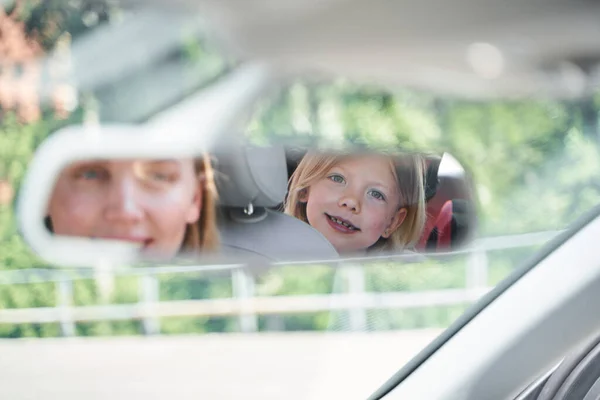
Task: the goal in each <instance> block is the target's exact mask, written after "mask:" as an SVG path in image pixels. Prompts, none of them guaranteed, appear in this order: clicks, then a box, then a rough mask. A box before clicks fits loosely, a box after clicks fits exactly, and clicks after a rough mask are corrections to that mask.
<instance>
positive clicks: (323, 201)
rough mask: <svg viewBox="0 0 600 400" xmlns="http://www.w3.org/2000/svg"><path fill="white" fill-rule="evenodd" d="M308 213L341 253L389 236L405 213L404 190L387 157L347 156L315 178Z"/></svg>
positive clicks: (308, 196) (307, 199)
mask: <svg viewBox="0 0 600 400" xmlns="http://www.w3.org/2000/svg"><path fill="white" fill-rule="evenodd" d="M300 200H301V201H305V202H306V203H307V205H306V214H307V217H308V222H309V224H310V225H311V226H313V227H314V228H316V229H317V230H318V231H319V232H321V233H322V234H323V235H324V236H325V237H326V238H327V239H328V240H329V241H330V242H331V243H332V244H333V246H334V247H335V248H336V250H337V251H338V252H339V253H354V252H360V251H364V250H366V249H367V248H368V247H370V246H372V245H373V244H375V243H376V242H377V241H378V240H379V239H380V238H381V237H384V238H388V237H389V236H390V235H391V234H392V233H393V232H394V231H395V230H396V229H397V228H398V227H399V226H400V224H401V223H402V221H403V220H404V217H405V216H406V210H405V209H404V208H402V209H400V210H399V206H400V193H399V191H398V183H397V180H396V178H395V175H394V171H393V169H392V165H391V163H390V161H389V159H387V158H386V157H381V156H373V155H364V156H357V157H350V158H346V159H344V160H342V161H341V162H339V163H338V164H337V165H335V166H334V167H332V168H331V169H330V170H329V171H328V172H327V174H326V175H325V176H324V177H323V178H321V179H320V180H318V181H317V182H315V183H314V184H312V185H311V186H310V188H308V189H307V191H306V194H305V195H304V196H301V198H300Z"/></svg>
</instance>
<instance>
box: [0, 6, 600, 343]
mask: <svg viewBox="0 0 600 400" xmlns="http://www.w3.org/2000/svg"><path fill="white" fill-rule="evenodd" d="M115 13H117V14H118V9H115V6H114V5H113V3H112V2H110V1H68V2H65V1H60V0H46V1H33V2H28V3H27V5H26V6H25V7H24V8H23V9H22V10H21V12H20V15H21V17H22V18H23V20H24V21H25V27H26V29H27V30H28V32H29V33H31V34H34V33H36V32H37V34H39V35H41V36H40V40H41V41H42V44H43V47H44V49H45V50H51V49H52V47H53V45H54V43H55V42H56V40H57V39H58V38H59V37H60V36H61V35H62V34H64V33H65V32H69V33H70V34H71V36H72V37H76V36H78V35H81V34H84V33H85V32H86V31H87V30H89V29H93V27H94V26H96V25H99V24H101V23H104V22H106V21H108V20H110V17H111V15H113V14H115ZM184 53H185V57H187V58H188V59H190V60H196V61H197V60H205V61H206V62H207V63H210V64H211V65H213V64H214V65H215V68H216V69H218V68H219V65H221V64H220V63H222V60H221V59H219V58H218V57H217V58H215V55H214V54H212V53H211V54H209V53H205V52H203V51H202V48H201V47H199V46H197V45H194V43H193V41H190V42H189V43H188V42H186V43H184ZM211 70H212V69H211ZM190 73H191V71H190ZM83 107H85V104H84V105H83ZM599 109H600V96H596V97H595V98H594V99H588V101H583V102H558V101H544V100H522V101H490V102H485V103H480V102H469V101H460V100H456V99H440V98H436V97H435V96H432V95H430V94H424V93H415V92H413V91H408V90H406V91H396V92H390V91H389V90H385V89H382V88H379V87H371V86H365V85H357V84H353V83H351V82H348V81H346V80H343V79H340V80H336V81H332V82H328V83H319V84H316V83H314V82H308V81H298V82H295V83H294V84H292V85H290V86H289V87H286V88H284V89H283V90H281V91H279V92H277V93H274V95H273V96H271V97H269V98H268V99H265V101H264V102H263V103H262V104H260V105H259V106H258V108H257V110H256V112H255V114H254V117H253V119H252V120H251V122H250V123H249V125H248V127H247V136H248V137H249V138H250V139H251V141H253V142H256V143H263V144H264V143H272V142H276V141H289V140H293V141H295V142H296V143H304V144H310V143H315V144H326V145H328V146H343V145H345V144H346V143H349V142H354V143H362V144H367V145H369V146H374V147H379V146H384V147H402V148H406V149H411V150H425V151H428V152H429V151H437V152H442V151H448V152H450V153H451V154H453V155H454V156H455V157H456V158H457V159H458V160H460V161H461V162H462V163H463V164H464V166H465V167H466V168H467V169H468V171H469V172H470V174H471V175H472V177H473V180H474V182H475V190H476V194H477V197H478V201H479V222H480V235H481V236H490V235H491V236H493V235H506V234H514V233H524V232H533V231H542V230H555V229H563V228H565V227H566V226H568V224H570V223H571V222H572V221H574V220H575V219H576V218H577V217H578V216H580V215H581V214H582V213H583V212H585V211H587V210H589V209H590V208H591V207H592V206H594V205H596V204H597V203H598V200H599V199H600V183H599V181H598V174H600V153H599V146H598V140H599V132H598V110H599ZM83 112H84V110H83V109H78V110H76V112H75V113H73V114H72V115H71V117H70V119H68V120H56V119H55V118H54V116H53V114H52V113H50V112H45V113H43V114H42V115H43V117H42V118H41V119H40V120H39V121H37V122H34V123H31V124H27V125H23V124H21V123H19V122H18V120H17V118H16V117H15V116H14V115H13V114H11V113H9V112H8V113H4V114H3V116H2V119H1V120H0V182H2V181H7V182H8V183H9V184H10V185H11V187H12V188H14V190H15V191H18V189H19V185H20V182H21V180H22V178H23V176H24V173H25V170H26V167H27V164H28V162H29V161H30V160H31V157H32V155H33V152H34V151H35V149H36V148H37V147H38V146H39V144H40V143H41V141H42V140H44V138H46V137H47V136H48V135H49V134H50V133H51V132H53V131H55V130H56V129H58V128H59V127H61V126H63V125H65V124H71V123H76V122H81V120H82V118H83ZM534 250H535V248H533V247H532V248H527V249H512V250H502V251H494V252H490V253H489V254H488V264H489V269H488V276H487V282H488V284H490V285H495V284H497V283H498V282H499V281H500V280H501V279H503V278H505V277H506V276H507V275H508V274H509V273H511V272H512V271H513V270H514V269H515V268H516V267H517V266H519V264H520V263H522V262H523V261H524V260H526V259H527V258H528V257H529V256H531V254H533V252H534ZM468 266H469V260H468V257H467V256H464V255H456V256H451V257H446V258H432V259H429V260H427V261H425V262H422V263H412V264H404V265H403V264H400V263H378V264H373V265H369V266H368V268H366V273H365V285H366V289H367V290H368V291H371V292H388V291H404V292H408V291H422V290H436V289H452V288H461V287H464V286H465V283H466V279H467V278H466V277H467V271H468ZM44 267H45V264H44V262H43V261H42V260H39V259H38V258H37V257H36V256H35V255H34V254H32V252H31V251H30V250H29V249H28V247H27V246H26V244H25V243H23V241H22V239H21V238H20V236H19V235H18V229H17V224H16V220H15V214H14V200H13V201H12V202H11V203H10V204H0V269H3V270H12V269H26V268H44ZM158 280H159V288H160V293H159V297H160V300H188V299H209V298H226V297H230V296H231V295H232V293H233V290H234V289H233V287H232V284H231V277H230V275H229V274H223V273H222V272H220V273H202V274H200V273H189V274H164V275H161V276H159V278H158ZM346 283H347V282H344V281H343V279H342V278H340V277H339V276H337V277H336V274H335V271H334V270H333V269H332V268H329V267H327V266H320V265H313V266H308V265H307V266H301V267H298V266H294V267H291V266H290V267H282V268H277V269H270V270H268V271H264V272H263V273H261V274H260V275H259V276H257V277H256V284H257V285H256V291H257V295H259V296H275V297H276V296H284V295H311V294H327V293H331V292H338V293H339V292H342V291H343V288H344V285H345V284H346ZM113 284H114V286H113V288H112V290H111V291H110V294H109V295H108V296H107V295H106V293H105V292H103V290H102V288H101V287H100V285H99V283H98V280H97V279H94V278H93V277H89V278H85V279H77V280H76V281H75V283H74V285H73V304H74V305H98V304H103V303H111V304H132V303H137V302H138V301H139V299H140V284H141V283H140V281H139V279H138V278H137V277H116V278H115V279H114V281H113ZM56 291H57V287H56V285H55V284H54V283H41V282H40V283H30V284H13V285H6V284H0V308H25V307H53V306H55V305H56V304H57V293H56ZM466 307H467V305H459V306H453V307H433V308H421V309H410V310H369V311H368V312H367V326H368V329H375V330H377V329H409V328H424V327H446V326H448V325H449V324H450V323H451V322H453V321H454V320H455V319H456V318H457V317H458V316H459V315H460V314H461V313H462V312H463V311H464V310H465V308H466ZM160 323H161V332H162V333H164V334H180V333H209V332H233V331H237V330H239V324H238V321H237V319H236V318H191V317H172V318H163V319H161V321H160ZM258 323H259V328H260V329H263V330H264V329H269V330H289V331H301V330H327V329H329V330H335V329H344V328H345V327H347V326H348V324H349V315H348V313H343V312H333V313H327V312H321V313H307V314H304V315H294V316H283V315H269V316H261V317H259V319H258ZM141 330H142V326H141V322H140V321H114V322H101V323H98V322H93V323H78V324H77V325H76V331H77V334H79V335H83V336H93V335H128V334H137V333H139V332H141ZM59 334H60V327H59V325H58V324H32V325H27V324H21V325H6V324H4V325H0V337H47V336H57V335H59Z"/></svg>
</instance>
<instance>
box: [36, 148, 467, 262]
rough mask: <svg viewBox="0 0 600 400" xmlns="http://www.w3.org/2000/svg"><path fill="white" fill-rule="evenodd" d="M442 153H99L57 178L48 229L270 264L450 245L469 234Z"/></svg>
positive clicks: (148, 249)
mask: <svg viewBox="0 0 600 400" xmlns="http://www.w3.org/2000/svg"><path fill="white" fill-rule="evenodd" d="M474 210H475V207H474V197H473V195H472V192H471V189H470V183H469V178H468V175H467V173H466V171H465V170H464V169H463V167H462V166H461V164H460V163H459V162H458V161H457V160H456V159H454V158H453V157H452V156H451V155H450V154H447V153H442V154H425V153H416V152H399V151H379V150H364V149H363V150H352V151H350V150H343V151H342V150H335V151H334V150H326V149H317V148H309V147H291V146H290V147H281V146H260V147H259V146H252V145H246V146H240V147H231V148H227V149H225V150H223V149H221V150H217V151H215V153H214V154H211V155H208V154H207V155H204V156H201V157H196V158H191V157H187V158H164V159H161V158H155V159H151V158H143V159H134V158H98V159H84V160H77V161H74V162H71V163H69V164H68V165H66V166H65V167H64V168H63V169H62V171H61V172H60V173H59V174H58V176H57V177H56V178H55V182H54V186H53V189H52V190H51V193H50V196H49V199H48V201H47V210H46V213H45V217H44V221H43V223H44V226H45V227H46V229H48V230H49V231H50V232H51V233H52V234H53V235H55V236H56V235H59V236H63V237H76V238H84V239H92V240H94V241H97V242H100V241H103V240H111V241H119V242H126V243H130V244H133V245H135V246H137V247H138V248H139V252H140V255H141V256H142V259H144V260H151V261H156V260H160V261H165V260H171V259H176V258H177V257H180V256H181V257H185V258H189V257H192V258H194V259H196V258H197V259H201V258H202V257H203V256H211V255H219V256H223V257H226V258H231V259H235V258H237V257H243V259H244V260H248V259H249V258H250V259H252V258H253V257H254V258H256V259H257V260H258V259H260V260H269V261H274V262H278V261H282V262H283V261H299V260H302V259H309V260H315V259H334V258H337V257H340V256H341V257H344V258H346V257H365V256H369V257H371V256H378V255H381V256H389V255H399V254H409V253H427V252H452V251H455V250H459V249H460V248H462V247H463V246H464V245H465V244H467V243H468V240H469V239H470V238H471V236H472V232H473V230H474V227H475V211H474Z"/></svg>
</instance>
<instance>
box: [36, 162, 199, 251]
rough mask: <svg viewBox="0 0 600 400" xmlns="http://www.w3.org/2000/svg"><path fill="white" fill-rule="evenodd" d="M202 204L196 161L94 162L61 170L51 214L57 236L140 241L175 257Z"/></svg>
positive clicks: (147, 249)
mask: <svg viewBox="0 0 600 400" xmlns="http://www.w3.org/2000/svg"><path fill="white" fill-rule="evenodd" d="M201 205H202V191H201V190H200V183H199V180H198V177H197V174H196V172H195V168H194V161H193V160H191V159H190V160H161V161H151V160H138V161H128V160H123V161H121V160H119V161H93V162H81V163H76V164H74V165H71V166H70V167H68V168H66V169H65V170H64V171H63V172H62V173H61V175H60V176H59V178H58V181H57V183H56V186H55V188H54V193H53V194H52V197H51V199H50V204H49V206H48V215H49V216H50V219H51V221H52V226H53V230H54V233H55V234H59V235H70V236H83V237H91V238H105V239H116V240H123V241H128V242H135V243H139V244H140V245H142V246H143V249H144V251H145V252H148V253H151V254H153V255H157V256H161V257H172V256H174V255H175V254H176V253H177V252H178V250H179V248H180V246H181V243H182V242H183V238H184V235H185V231H186V224H192V223H195V222H197V221H198V219H199V217H200V208H201Z"/></svg>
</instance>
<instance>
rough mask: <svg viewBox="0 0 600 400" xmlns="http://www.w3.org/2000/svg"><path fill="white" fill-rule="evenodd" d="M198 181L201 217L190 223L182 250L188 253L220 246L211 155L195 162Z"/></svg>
mask: <svg viewBox="0 0 600 400" xmlns="http://www.w3.org/2000/svg"><path fill="white" fill-rule="evenodd" d="M194 167H195V170H196V174H197V176H198V183H199V185H200V189H201V194H202V207H201V209H200V218H199V219H198V222H196V223H194V224H188V225H187V227H186V229H185V236H184V237H183V243H182V245H181V250H183V251H184V252H186V253H189V252H192V253H198V252H206V251H209V252H210V251H215V250H216V249H217V248H218V246H219V230H218V228H217V210H216V202H217V189H216V186H215V179H214V170H213V168H212V165H211V162H210V156H209V155H207V154H205V155H204V157H202V158H200V159H197V160H196V161H195V163H194Z"/></svg>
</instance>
